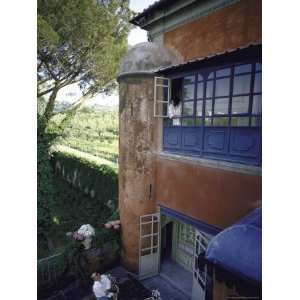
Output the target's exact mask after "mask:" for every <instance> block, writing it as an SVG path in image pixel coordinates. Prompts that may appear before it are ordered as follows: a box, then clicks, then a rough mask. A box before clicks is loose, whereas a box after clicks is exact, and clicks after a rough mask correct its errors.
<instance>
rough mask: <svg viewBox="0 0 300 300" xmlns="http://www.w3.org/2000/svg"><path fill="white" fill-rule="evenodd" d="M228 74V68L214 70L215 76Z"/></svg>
mask: <svg viewBox="0 0 300 300" xmlns="http://www.w3.org/2000/svg"><path fill="white" fill-rule="evenodd" d="M229 75H230V68H226V69H222V70H218V71H216V77H223V76H229Z"/></svg>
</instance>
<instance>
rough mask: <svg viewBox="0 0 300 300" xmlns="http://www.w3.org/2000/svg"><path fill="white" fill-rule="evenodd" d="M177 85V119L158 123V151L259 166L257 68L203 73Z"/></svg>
mask: <svg viewBox="0 0 300 300" xmlns="http://www.w3.org/2000/svg"><path fill="white" fill-rule="evenodd" d="M177 81H178V78H177ZM181 84H182V91H183V93H182V101H181V106H182V107H181V115H180V116H177V117H175V118H172V119H165V120H164V134H163V149H164V151H168V152H174V153H181V154H185V155H195V156H201V157H206V158H212V159H218V160H225V161H233V162H239V163H244V164H252V165H260V164H261V114H262V111H261V103H262V102H261V95H262V91H261V89H262V88H261V63H260V62H257V61H252V62H245V63H236V64H231V65H222V66H215V67H209V68H206V69H203V70H198V71H197V72H193V73H191V74H187V75H186V76H182V80H181ZM171 97H172V96H171Z"/></svg>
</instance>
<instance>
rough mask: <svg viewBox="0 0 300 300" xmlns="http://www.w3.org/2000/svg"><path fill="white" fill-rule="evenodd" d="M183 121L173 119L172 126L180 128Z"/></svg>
mask: <svg viewBox="0 0 300 300" xmlns="http://www.w3.org/2000/svg"><path fill="white" fill-rule="evenodd" d="M180 121H181V119H180V118H173V119H172V125H173V126H180V125H181V122H180Z"/></svg>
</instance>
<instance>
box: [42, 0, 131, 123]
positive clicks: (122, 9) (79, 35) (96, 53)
mask: <svg viewBox="0 0 300 300" xmlns="http://www.w3.org/2000/svg"><path fill="white" fill-rule="evenodd" d="M132 16H133V14H132V12H131V11H130V9H129V1H128V0H127V1H124V0H109V1H108V0H102V1H95V0H38V49H37V77H38V97H41V96H46V95H47V96H48V103H47V106H46V109H45V112H44V117H45V119H46V121H48V120H49V119H50V118H51V116H52V115H53V109H54V105H55V99H56V96H57V93H58V91H59V90H60V89H61V88H63V87H65V86H67V85H70V84H74V83H78V84H79V86H80V88H81V89H82V92H83V97H82V98H81V99H79V101H78V102H77V103H76V104H75V105H74V106H77V104H80V103H81V102H82V101H83V100H85V99H87V98H89V97H91V96H94V95H95V94H97V93H100V92H108V91H110V90H111V89H112V88H114V84H115V77H116V73H117V71H118V68H119V64H120V59H121V58H122V56H123V55H124V54H125V52H126V51H127V35H128V32H129V29H130V26H129V22H128V21H129V19H130V18H131V17H132Z"/></svg>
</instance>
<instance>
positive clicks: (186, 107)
mask: <svg viewBox="0 0 300 300" xmlns="http://www.w3.org/2000/svg"><path fill="white" fill-rule="evenodd" d="M193 114H194V101H189V102H183V115H184V116H186V115H188V116H192V115H193Z"/></svg>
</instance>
